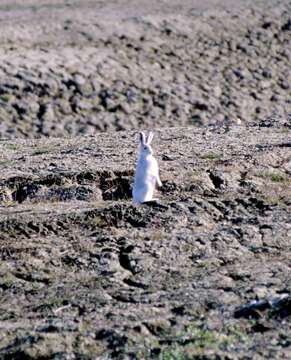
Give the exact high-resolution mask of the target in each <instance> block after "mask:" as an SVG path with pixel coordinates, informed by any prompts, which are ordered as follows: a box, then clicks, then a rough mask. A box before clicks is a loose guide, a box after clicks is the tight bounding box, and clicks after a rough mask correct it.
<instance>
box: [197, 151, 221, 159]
mask: <svg viewBox="0 0 291 360" xmlns="http://www.w3.org/2000/svg"><path fill="white" fill-rule="evenodd" d="M221 158H222V155H221V154H216V153H214V152H209V153H207V154H204V155H202V156H201V159H205V160H220V159H221Z"/></svg>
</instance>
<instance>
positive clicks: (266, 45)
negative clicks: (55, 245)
mask: <svg viewBox="0 0 291 360" xmlns="http://www.w3.org/2000/svg"><path fill="white" fill-rule="evenodd" d="M290 14H291V5H290V1H287V0H284V1H283V0H277V1H276V0H273V1H271V0H267V1H266V0H265V1H242V0H237V1H231V0H224V1H215V0H206V1H201V0H196V1H194V0H192V1H190V0H184V1H179V4H177V1H154V0H146V1H145V0H139V1H136V0H135V1H133V0H126V1H124V0H123V1H121V0H117V1H89V0H86V1H69V0H68V1H64V0H55V1H50V2H48V1H32V0H30V1H20V0H18V1H1V2H0V20H1V24H0V26H1V32H0V57H1V64H0V136H2V137H8V138H14V137H28V138H32V137H40V136H55V137H59V136H68V135H77V134H91V133H95V132H100V131H107V130H126V129H136V128H137V127H143V128H149V127H161V126H163V127H164V126H189V125H190V126H200V125H205V124H221V123H237V122H242V123H258V122H261V121H263V120H264V119H265V117H266V116H269V115H270V114H272V113H276V114H280V115H281V116H282V121H283V123H284V124H287V120H286V117H287V116H288V114H290V108H291V104H290V101H291V88H290V83H291V71H290V62H291V50H290V49H291V43H290V39H291V38H290V30H291V17H290ZM289 122H290V120H289Z"/></svg>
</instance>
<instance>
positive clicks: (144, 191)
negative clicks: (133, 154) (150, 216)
mask: <svg viewBox="0 0 291 360" xmlns="http://www.w3.org/2000/svg"><path fill="white" fill-rule="evenodd" d="M152 138H153V134H152V133H150V134H149V136H148V138H147V140H146V139H145V135H144V134H143V133H141V135H140V154H139V158H138V161H137V166H136V172H135V177H134V185H133V192H132V194H133V202H134V203H135V204H142V203H144V202H147V201H151V200H154V199H153V195H154V190H155V188H156V185H158V186H162V183H161V180H160V177H159V167H158V162H157V160H156V159H155V158H154V156H153V151H152V148H151V147H150V142H151V140H152Z"/></svg>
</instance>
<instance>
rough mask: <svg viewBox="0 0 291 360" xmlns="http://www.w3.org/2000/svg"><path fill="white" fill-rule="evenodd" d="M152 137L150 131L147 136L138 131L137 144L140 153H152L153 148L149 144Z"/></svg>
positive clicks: (152, 134)
mask: <svg viewBox="0 0 291 360" xmlns="http://www.w3.org/2000/svg"><path fill="white" fill-rule="evenodd" d="M153 137H154V133H153V132H152V131H150V132H149V134H148V136H147V137H146V136H145V134H144V133H143V132H140V133H139V144H140V154H141V155H143V156H147V155H152V154H153V149H152V147H151V145H150V143H151V141H152V140H153Z"/></svg>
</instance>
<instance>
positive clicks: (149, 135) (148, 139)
mask: <svg viewBox="0 0 291 360" xmlns="http://www.w3.org/2000/svg"><path fill="white" fill-rule="evenodd" d="M153 137H154V133H153V131H150V132H149V134H148V137H147V144H148V145H149V144H150V143H151V142H152V140H153Z"/></svg>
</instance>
